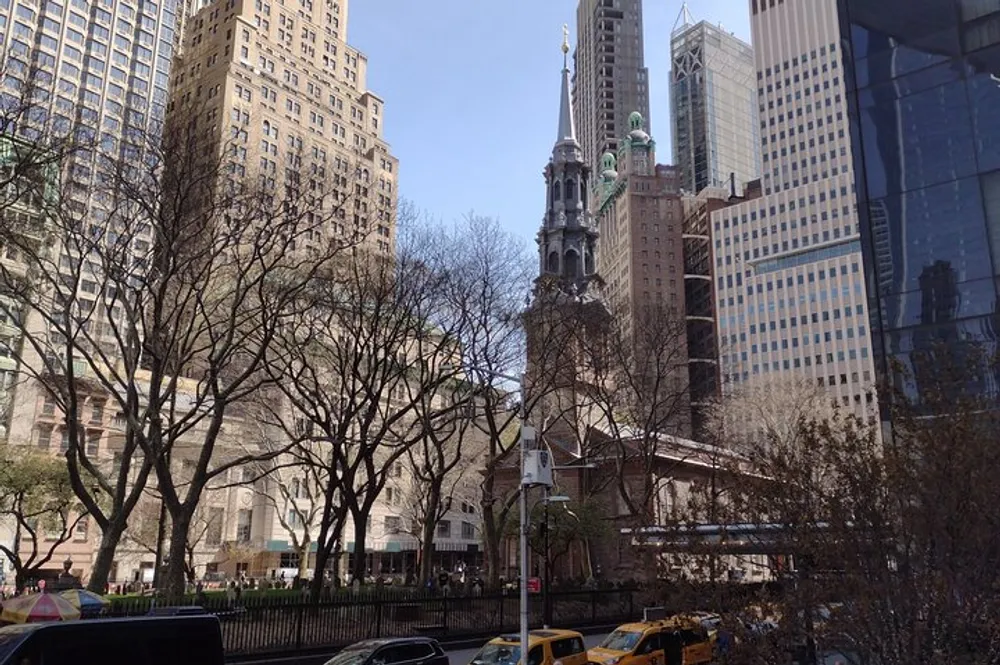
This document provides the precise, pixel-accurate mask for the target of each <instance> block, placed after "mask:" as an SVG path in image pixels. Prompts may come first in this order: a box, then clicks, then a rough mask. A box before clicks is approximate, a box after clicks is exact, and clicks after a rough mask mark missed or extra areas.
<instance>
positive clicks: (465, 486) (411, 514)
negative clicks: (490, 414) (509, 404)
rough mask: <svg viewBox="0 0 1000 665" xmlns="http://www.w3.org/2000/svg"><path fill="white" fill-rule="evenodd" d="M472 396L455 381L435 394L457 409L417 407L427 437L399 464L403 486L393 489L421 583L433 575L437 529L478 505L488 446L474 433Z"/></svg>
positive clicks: (469, 388)
mask: <svg viewBox="0 0 1000 665" xmlns="http://www.w3.org/2000/svg"><path fill="white" fill-rule="evenodd" d="M471 390H472V386H471V385H470V384H469V383H467V382H465V381H457V382H456V383H455V384H454V385H453V386H451V387H449V388H446V389H443V390H441V391H440V392H439V394H438V396H437V399H438V400H442V399H443V400H448V401H460V402H461V403H462V405H461V407H460V408H456V409H453V410H443V409H441V408H440V407H439V406H431V405H421V406H420V407H418V409H417V413H416V417H417V418H418V419H424V422H423V423H422V425H421V428H422V430H423V432H424V433H425V436H423V437H422V438H420V439H419V440H418V441H416V442H415V443H414V444H413V445H412V446H410V447H409V448H408V449H407V456H406V459H405V460H403V461H404V464H403V470H404V474H405V476H406V477H405V478H401V483H400V485H403V484H405V488H404V487H400V486H399V485H397V488H396V490H397V491H400V490H402V491H401V492H400V497H401V501H402V502H403V504H404V506H405V507H404V510H403V511H402V512H403V513H404V515H403V517H404V518H405V519H406V522H407V523H408V526H409V527H410V528H409V532H410V533H411V534H412V535H413V536H414V537H415V538H416V540H417V545H418V547H419V552H420V555H419V566H420V570H419V571H418V575H419V576H418V579H419V580H420V582H421V583H426V582H427V581H428V580H429V579H431V575H432V573H433V569H432V563H433V561H432V559H433V553H434V537H435V533H436V530H437V526H438V524H440V523H441V520H443V519H444V518H445V517H447V516H448V515H449V513H451V512H453V511H454V510H457V509H460V508H465V507H468V509H472V507H473V506H475V505H476V504H477V503H478V501H479V497H478V494H479V492H480V490H479V485H480V480H481V475H480V473H481V470H482V468H483V462H484V457H485V452H486V445H485V436H483V434H482V432H481V431H480V430H479V429H478V428H477V427H476V418H477V415H478V414H477V411H478V410H479V409H478V405H477V403H476V400H475V399H474V398H472V397H471ZM428 407H429V408H428ZM431 419H436V421H435V420H431Z"/></svg>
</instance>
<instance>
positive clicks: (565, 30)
mask: <svg viewBox="0 0 1000 665" xmlns="http://www.w3.org/2000/svg"><path fill="white" fill-rule="evenodd" d="M562 52H563V64H564V65H568V64H569V63H568V62H567V60H566V58H567V57H568V56H569V25H567V24H565V23H563V43H562Z"/></svg>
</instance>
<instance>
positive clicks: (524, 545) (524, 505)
mask: <svg viewBox="0 0 1000 665" xmlns="http://www.w3.org/2000/svg"><path fill="white" fill-rule="evenodd" d="M518 386H519V388H520V392H521V487H520V490H521V497H520V501H519V502H518V503H520V511H521V542H520V549H521V552H520V554H521V586H520V591H521V640H520V641H521V665H527V663H528V526H529V525H528V486H527V485H526V484H525V482H524V480H525V478H524V472H525V468H524V462H525V456H526V455H525V454H526V453H527V452H528V450H527V448H528V442H527V440H526V439H525V437H524V428H525V426H526V425H527V420H528V408H527V404H525V399H524V398H525V394H524V392H525V391H524V375H523V374H522V375H521V380H520V382H519V384H518Z"/></svg>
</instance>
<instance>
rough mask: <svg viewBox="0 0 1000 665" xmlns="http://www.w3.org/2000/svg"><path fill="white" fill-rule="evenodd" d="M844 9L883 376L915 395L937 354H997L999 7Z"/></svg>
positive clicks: (901, 0) (902, 0) (853, 0)
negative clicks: (981, 350)
mask: <svg viewBox="0 0 1000 665" xmlns="http://www.w3.org/2000/svg"><path fill="white" fill-rule="evenodd" d="M839 1H840V17H841V34H842V38H843V40H844V44H845V48H844V50H845V56H844V57H845V63H846V65H847V66H846V67H845V70H846V74H847V82H848V102H849V106H850V116H851V129H852V141H853V145H854V159H855V174H856V179H857V194H858V212H859V215H860V218H861V232H862V233H861V235H862V244H863V248H864V257H865V265H866V271H867V274H868V285H867V286H868V296H869V303H870V304H869V313H870V315H871V328H872V337H873V346H874V351H875V355H876V362H877V368H878V370H879V371H880V372H881V373H882V374H883V375H884V376H887V375H889V374H890V372H893V373H895V371H896V367H897V366H898V367H901V368H905V370H906V372H907V373H908V374H910V376H912V377H913V378H914V380H912V381H908V382H907V383H906V385H907V388H908V389H910V390H913V391H919V389H920V385H919V384H920V376H921V375H922V373H923V372H925V371H933V369H934V367H935V364H936V363H938V362H940V360H941V359H940V358H939V357H937V354H938V353H940V349H941V348H942V346H944V347H946V348H947V349H948V350H949V353H950V354H951V355H952V357H953V358H959V359H960V358H962V356H963V355H964V354H965V353H966V352H967V351H968V352H971V350H972V349H973V347H974V346H982V347H985V350H986V351H989V352H994V351H995V350H996V343H997V331H998V328H1000V309H998V298H997V293H998V275H1000V253H998V252H1000V4H998V3H997V2H995V1H993V2H990V1H986V0H879V2H877V3H876V2H871V0H839ZM897 363H898V365H897ZM895 378H896V380H897V385H899V384H898V380H899V376H898V375H897V376H896V377H895ZM970 381H973V382H974V383H975V385H972V386H970V387H972V388H973V389H974V390H977V391H979V392H985V393H987V394H989V395H993V396H996V395H997V388H998V383H1000V376H997V374H996V373H995V372H993V371H988V372H982V373H980V374H979V375H978V376H976V377H974V378H972V379H970Z"/></svg>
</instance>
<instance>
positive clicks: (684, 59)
mask: <svg viewBox="0 0 1000 665" xmlns="http://www.w3.org/2000/svg"><path fill="white" fill-rule="evenodd" d="M670 52H671V68H672V69H671V72H670V111H671V117H672V119H673V130H674V164H675V165H676V166H677V167H678V168H680V170H681V187H683V188H684V190H685V191H687V192H689V193H691V194H697V193H698V192H700V191H701V190H703V189H705V188H706V187H725V188H727V189H728V188H729V187H730V176H731V175H734V177H735V183H736V186H737V188H738V191H742V187H743V185H744V183H747V182H749V181H751V180H753V179H755V178H757V177H759V176H760V133H759V130H758V128H757V94H756V90H755V89H754V88H755V87H756V84H755V79H756V66H755V63H754V55H753V49H751V48H750V45H749V44H747V43H746V42H744V41H743V40H741V39H739V38H738V37H735V36H734V35H732V34H730V33H728V32H726V31H725V30H723V29H721V27H718V26H714V25H711V24H709V23H706V22H705V21H701V22H700V23H697V24H694V25H689V24H687V23H685V24H683V25H679V26H678V27H677V28H676V29H675V30H674V32H673V35H672V36H671V39H670Z"/></svg>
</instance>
